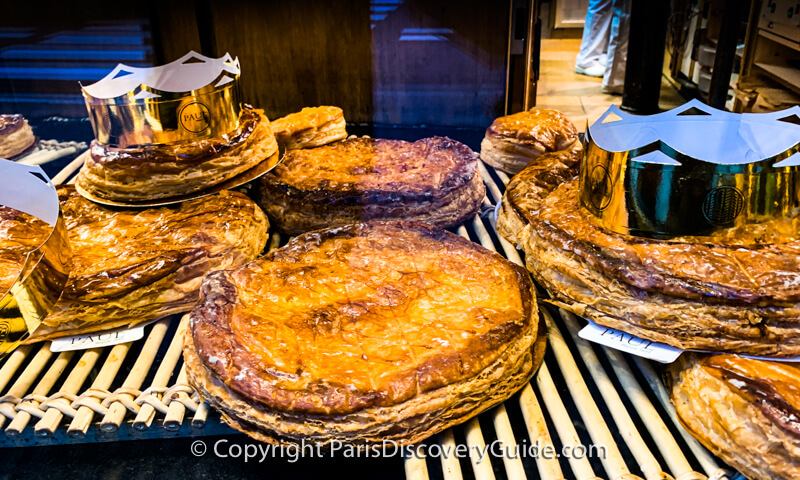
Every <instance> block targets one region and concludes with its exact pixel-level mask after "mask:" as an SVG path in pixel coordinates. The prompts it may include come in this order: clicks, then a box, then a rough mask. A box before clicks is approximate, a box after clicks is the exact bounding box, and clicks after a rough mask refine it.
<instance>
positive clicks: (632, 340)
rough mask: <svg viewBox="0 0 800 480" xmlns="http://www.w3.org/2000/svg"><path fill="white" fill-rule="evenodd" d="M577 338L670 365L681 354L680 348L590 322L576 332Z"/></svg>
mask: <svg viewBox="0 0 800 480" xmlns="http://www.w3.org/2000/svg"><path fill="white" fill-rule="evenodd" d="M578 336H579V337H581V338H582V339H584V340H588V341H590V342H594V343H599V344H600V345H605V346H606V347H610V348H613V349H615V350H621V351H623V352H625V353H630V354H632V355H637V356H639V357H644V358H648V359H650V360H655V361H656V362H661V363H672V362H674V361H675V360H677V359H678V357H680V356H681V353H683V350H681V349H680V348H676V347H672V346H669V345H664V344H663V343H657V342H651V341H650V340H644V339H642V338H639V337H634V336H633V335H630V334H627V333H624V332H620V331H619V330H614V329H613V328H608V327H601V326H600V325H598V324H596V323H594V322H592V321H590V322H589V324H588V325H586V326H585V327H583V329H582V330H581V331H580V332H578Z"/></svg>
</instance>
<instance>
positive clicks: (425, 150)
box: [260, 137, 485, 234]
mask: <svg viewBox="0 0 800 480" xmlns="http://www.w3.org/2000/svg"><path fill="white" fill-rule="evenodd" d="M260 182H261V197H260V198H261V206H262V207H263V208H264V210H266V212H267V214H268V215H269V216H270V218H271V219H272V220H273V221H274V222H275V224H276V225H277V226H278V228H280V229H281V230H282V231H284V232H286V233H290V234H298V233H302V232H307V231H309V230H315V229H319V228H325V227H332V226H339V225H346V224H349V223H355V222H361V221H366V220H409V221H421V222H425V223H429V224H431V225H435V226H437V227H441V228H450V227H453V226H455V225H458V224H460V223H462V222H463V221H464V220H466V219H468V218H471V217H472V216H474V215H475V213H476V212H477V211H478V209H479V208H480V205H481V202H482V201H483V197H484V194H485V187H484V185H483V180H482V177H481V174H480V171H479V170H478V156H477V155H476V154H475V153H474V152H473V151H472V150H470V148H469V147H467V146H466V145H464V144H462V143H459V142H456V141H454V140H451V139H449V138H446V137H432V138H424V139H422V140H417V141H416V142H406V141H402V140H384V139H374V138H365V137H364V138H349V139H347V140H344V141H342V142H337V143H334V144H331V145H325V146H323V147H317V148H311V149H304V150H290V151H288V152H287V153H286V157H285V158H284V160H283V162H282V163H281V164H280V165H278V166H277V167H275V170H273V171H272V172H270V173H268V174H267V175H264V176H263V177H262V178H261V180H260Z"/></svg>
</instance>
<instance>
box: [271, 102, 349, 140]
mask: <svg viewBox="0 0 800 480" xmlns="http://www.w3.org/2000/svg"><path fill="white" fill-rule="evenodd" d="M270 128H271V129H272V134H273V135H275V138H276V139H277V140H278V143H279V144H281V145H282V146H283V147H284V148H286V149H297V148H310V147H320V146H322V145H327V144H329V143H333V142H335V141H337V140H343V139H345V138H347V130H346V125H345V121H344V112H342V109H341V108H339V107H306V108H304V109H302V110H301V111H299V112H297V113H292V114H289V115H286V116H285V117H281V118H279V119H277V120H275V121H274V122H272V123H271V124H270Z"/></svg>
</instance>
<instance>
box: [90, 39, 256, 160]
mask: <svg viewBox="0 0 800 480" xmlns="http://www.w3.org/2000/svg"><path fill="white" fill-rule="evenodd" d="M239 74H240V67H239V59H238V58H237V59H235V60H234V59H232V58H231V55H230V54H228V53H226V54H225V55H224V56H223V57H222V58H217V59H213V58H208V57H205V56H203V55H200V54H198V53H195V52H189V53H187V54H186V55H184V56H183V57H181V58H179V59H178V60H175V61H174V62H172V63H169V64H167V65H162V66H159V67H150V68H137V67H129V66H127V65H123V64H119V65H117V67H116V68H114V70H112V71H111V73H109V74H108V75H106V77H105V78H103V79H102V80H100V81H98V82H97V83H93V84H92V85H89V86H86V87H83V88H82V91H83V97H84V100H85V101H86V108H87V109H88V111H89V119H90V120H91V122H92V128H93V129H94V133H95V137H96V138H97V141H98V142H99V143H101V144H103V145H109V146H113V147H133V146H138V145H172V144H179V143H186V142H193V141H196V140H199V139H203V138H211V137H219V136H222V135H225V134H227V133H230V132H232V131H233V130H235V129H236V127H237V126H238V124H239V113H240V112H241V98H240V97H241V93H240V89H239Z"/></svg>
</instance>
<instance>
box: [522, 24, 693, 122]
mask: <svg viewBox="0 0 800 480" xmlns="http://www.w3.org/2000/svg"><path fill="white" fill-rule="evenodd" d="M580 46H581V41H580V39H571V38H570V39H542V50H541V57H540V59H541V65H540V69H541V70H540V72H539V84H538V85H537V90H536V106H537V107H538V108H553V109H556V110H561V111H562V112H564V114H566V115H567V117H569V119H570V120H572V123H574V124H575V126H576V127H578V130H581V131H583V130H585V129H586V124H587V121H588V122H594V121H595V120H597V118H599V117H600V115H602V114H603V112H605V111H606V109H607V108H608V106H609V105H611V104H612V103H613V104H615V105H619V104H620V103H621V102H622V97H621V96H619V95H605V94H603V93H601V92H600V84H601V83H602V79H600V78H595V77H587V76H586V75H578V74H577V73H575V56H576V55H577V54H578V50H579V49H580ZM683 103H684V100H683V98H681V96H680V95H679V94H678V92H677V90H675V88H673V87H672V85H671V84H670V83H669V82H667V80H666V79H662V82H661V98H660V102H659V105H660V106H661V108H662V109H665V110H666V109H670V108H674V107H677V106H679V105H682V104H683Z"/></svg>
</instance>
